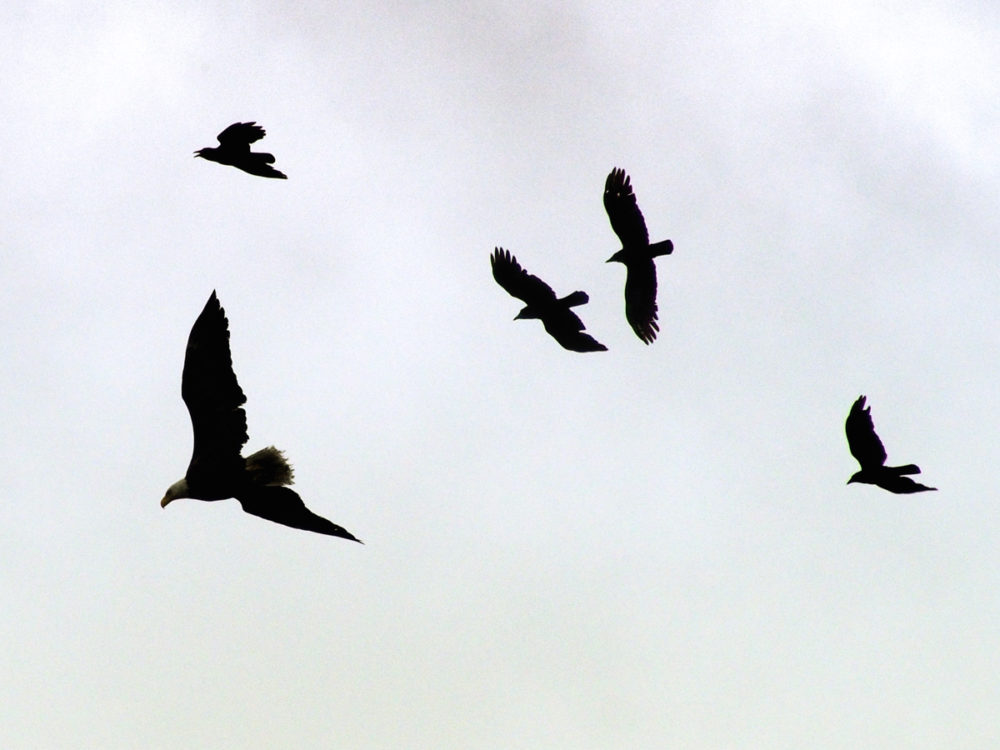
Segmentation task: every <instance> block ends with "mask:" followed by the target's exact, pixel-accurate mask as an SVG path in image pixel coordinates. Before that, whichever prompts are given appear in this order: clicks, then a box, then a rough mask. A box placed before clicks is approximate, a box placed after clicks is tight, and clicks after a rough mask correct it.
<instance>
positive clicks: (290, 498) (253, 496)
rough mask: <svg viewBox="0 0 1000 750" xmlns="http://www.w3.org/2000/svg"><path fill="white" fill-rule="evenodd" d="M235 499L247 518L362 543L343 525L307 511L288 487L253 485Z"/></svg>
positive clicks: (300, 500) (299, 498) (295, 493)
mask: <svg viewBox="0 0 1000 750" xmlns="http://www.w3.org/2000/svg"><path fill="white" fill-rule="evenodd" d="M236 499H237V500H239V501H240V505H242V506H243V510H245V511H246V512H247V513H249V514H250V515H253V516H258V517H259V518H263V519H265V520H268V521H274V522H275V523H280V524H282V525H284V526H291V527H292V528H293V529H303V530H305V531H315V532H316V533H317V534H326V535H328V536H339V537H342V538H343V539H350V540H351V541H354V542H359V543H360V542H361V540H360V539H358V538H357V537H356V536H354V534H352V533H351V532H350V531H348V530H347V529H345V528H344V527H343V526H338V525H337V524H335V523H333V522H332V521H327V520H326V519H325V518H323V517H322V516H317V515H316V514H315V513H313V512H312V511H311V510H309V509H308V508H307V507H306V504H305V503H304V502H302V498H301V497H299V495H298V493H297V492H295V490H292V489H289V488H288V487H277V486H273V485H271V486H268V485H265V486H254V487H252V488H251V489H249V490H247V491H246V492H245V493H240V494H239V495H238V496H237V497H236Z"/></svg>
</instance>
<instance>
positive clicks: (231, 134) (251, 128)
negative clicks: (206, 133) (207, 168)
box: [194, 122, 288, 180]
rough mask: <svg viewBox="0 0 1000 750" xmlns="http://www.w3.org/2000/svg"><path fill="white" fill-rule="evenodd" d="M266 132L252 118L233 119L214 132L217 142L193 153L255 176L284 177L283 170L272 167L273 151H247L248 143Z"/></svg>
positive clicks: (281, 178)
mask: <svg viewBox="0 0 1000 750" xmlns="http://www.w3.org/2000/svg"><path fill="white" fill-rule="evenodd" d="M265 135H267V132H266V131H265V130H264V128H262V127H261V126H260V125H258V124H257V123H255V122H234V123H233V124H232V125H230V126H229V127H228V128H226V129H225V130H223V131H222V132H221V133H219V135H218V136H217V137H218V139H219V145H218V147H216V148H200V149H198V150H197V151H195V152H194V155H195V156H196V157H198V156H200V157H201V158H202V159H208V160H209V161H214V162H217V163H219V164H225V165H226V166H229V167H236V168H237V169H242V170H243V171H244V172H249V173H250V174H253V175H257V176H258V177H274V178H275V179H278V180H287V179H288V177H286V176H285V174H284V173H282V172H279V171H278V170H277V169H275V168H274V167H272V166H271V165H272V164H274V155H273V154H266V153H263V152H261V151H251V150H250V144H251V143H255V142H257V141H259V140H260V139H261V138H263V137H264V136H265Z"/></svg>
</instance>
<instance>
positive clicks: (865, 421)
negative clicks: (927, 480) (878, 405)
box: [844, 396, 937, 494]
mask: <svg viewBox="0 0 1000 750" xmlns="http://www.w3.org/2000/svg"><path fill="white" fill-rule="evenodd" d="M871 411H872V409H871V407H870V406H868V407H866V406H865V397H864V396H860V397H859V398H858V400H857V401H855V402H854V405H853V406H852V407H851V413H850V414H848V415H847V422H846V423H845V424H844V429H845V431H846V432H847V445H848V447H850V449H851V454H852V455H853V456H854V457H855V458H856V459H857V460H858V463H859V464H861V471H859V472H856V473H855V474H854V475H853V476H852V477H851V478H850V479H848V480H847V483H848V484H852V483H853V482H861V483H863V484H874V485H876V486H877V487H881V488H882V489H883V490H889V492H895V493H896V494H909V493H912V492H928V491H933V490H936V489H937V487H928V486H926V485H923V484H920V483H919V482H914V481H913V480H912V479H910V478H909V477H908V476H904V475H905V474H919V473H920V467H919V466H917V465H916V464H907V465H906V466H886V465H885V460H886V458H887V456H886V452H885V446H883V445H882V441H881V440H879V437H878V435H876V434H875V424H874V423H873V422H872V414H871Z"/></svg>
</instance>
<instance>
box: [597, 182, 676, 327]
mask: <svg viewBox="0 0 1000 750" xmlns="http://www.w3.org/2000/svg"><path fill="white" fill-rule="evenodd" d="M604 210H605V211H607V212H608V218H609V219H610V220H611V228H612V229H614V230H615V234H617V235H618V239H620V240H621V242H622V249H621V250H619V251H618V252H617V253H615V254H614V255H612V256H611V257H610V258H608V260H607V262H608V263H611V262H616V263H624V264H625V268H626V269H627V274H626V276H625V319H626V320H628V322H629V325H630V326H632V330H633V331H635V335H636V336H638V337H639V338H640V339H641V340H642V341H643V342H644V343H646V344H651V343H653V341H654V340H655V339H656V332H657V331H659V330H660V326H659V325H657V322H656V266H655V265H653V258H655V257H656V256H658V255H670V253H672V252H673V251H674V243H673V242H671V241H670V240H663V242H657V243H655V244H653V245H650V244H649V232H648V231H646V221H645V219H643V218H642V211H640V210H639V204H638V203H636V200H635V193H633V192H632V184H631V182H630V180H629V176H628V175H627V174H625V170H624V169H618V168H617V167H616V168H614V169H612V170H611V174H609V175H608V179H607V180H606V181H605V183H604Z"/></svg>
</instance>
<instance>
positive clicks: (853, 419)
mask: <svg viewBox="0 0 1000 750" xmlns="http://www.w3.org/2000/svg"><path fill="white" fill-rule="evenodd" d="M844 430H845V432H847V445H848V447H849V448H850V449H851V455H853V456H854V457H855V458H856V459H857V460H858V463H859V464H861V468H862V469H870V468H878V467H879V466H882V465H883V464H885V459H886V453H885V446H883V445H882V441H881V440H879V438H878V435H876V434H875V424H874V423H873V422H872V415H871V407H870V406H868V407H866V406H865V397H864V396H859V397H858V400H857V401H855V402H854V406H852V407H851V413H850V414H848V415H847V422H845V423H844Z"/></svg>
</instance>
